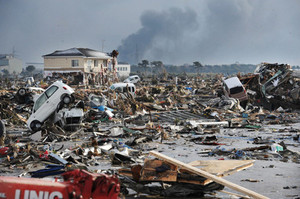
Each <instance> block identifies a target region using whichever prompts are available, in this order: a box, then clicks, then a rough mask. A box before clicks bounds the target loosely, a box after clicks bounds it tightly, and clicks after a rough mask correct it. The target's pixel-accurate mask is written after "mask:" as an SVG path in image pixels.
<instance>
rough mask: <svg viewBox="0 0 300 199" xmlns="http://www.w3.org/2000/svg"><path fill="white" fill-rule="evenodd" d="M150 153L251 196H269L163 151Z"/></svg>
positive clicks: (258, 198) (260, 197) (258, 197)
mask: <svg viewBox="0 0 300 199" xmlns="http://www.w3.org/2000/svg"><path fill="white" fill-rule="evenodd" d="M149 154H150V155H153V156H155V157H158V158H160V159H162V160H164V161H167V162H170V163H172V164H175V165H177V166H178V167H181V168H183V169H186V170H188V171H190V172H192V173H195V174H197V175H200V176H203V177H205V178H208V179H211V180H213V181H214V182H216V183H219V184H221V185H224V186H227V187H229V188H231V189H233V190H236V191H239V192H241V193H243V194H246V195H248V196H251V197H253V198H257V199H267V198H268V197H266V196H263V195H261V194H259V193H256V192H254V191H251V190H249V189H246V188H244V187H242V186H239V185H237V184H234V183H232V182H229V181H227V180H225V179H223V178H220V177H217V176H215V175H212V174H210V173H208V172H206V171H203V170H201V169H198V168H196V167H193V166H191V165H188V164H185V163H183V162H180V161H178V160H176V159H173V158H170V157H168V156H166V155H163V154H161V153H159V152H156V151H150V153H149Z"/></svg>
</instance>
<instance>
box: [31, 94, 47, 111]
mask: <svg viewBox="0 0 300 199" xmlns="http://www.w3.org/2000/svg"><path fill="white" fill-rule="evenodd" d="M47 99H48V98H47V96H46V94H45V93H43V94H42V95H41V96H40V97H39V98H38V99H37V100H36V102H35V103H34V108H33V112H36V111H37V110H38V109H39V108H40V107H41V106H42V105H43V104H44V103H45V101H46V100H47Z"/></svg>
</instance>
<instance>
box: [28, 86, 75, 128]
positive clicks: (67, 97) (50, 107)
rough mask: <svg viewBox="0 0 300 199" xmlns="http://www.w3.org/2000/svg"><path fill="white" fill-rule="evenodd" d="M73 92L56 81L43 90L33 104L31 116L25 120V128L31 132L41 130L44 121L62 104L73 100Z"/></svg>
mask: <svg viewBox="0 0 300 199" xmlns="http://www.w3.org/2000/svg"><path fill="white" fill-rule="evenodd" d="M73 93H74V90H73V89H72V88H71V87H70V86H68V85H66V84H64V83H62V82H60V81H56V82H54V83H53V84H52V85H51V86H49V87H48V88H47V90H45V92H43V93H42V94H41V95H40V96H39V97H38V98H37V99H36V100H35V102H34V105H33V110H32V114H31V116H30V117H29V119H28V120H27V126H28V128H29V129H30V130H32V131H38V130H40V129H41V127H42V125H43V123H44V121H45V120H46V119H47V118H48V117H49V116H50V115H51V114H52V113H53V112H54V111H55V110H57V109H59V108H60V107H61V106H62V105H63V104H70V103H71V102H73V101H74V100H75V99H74V97H73V96H72V94H73Z"/></svg>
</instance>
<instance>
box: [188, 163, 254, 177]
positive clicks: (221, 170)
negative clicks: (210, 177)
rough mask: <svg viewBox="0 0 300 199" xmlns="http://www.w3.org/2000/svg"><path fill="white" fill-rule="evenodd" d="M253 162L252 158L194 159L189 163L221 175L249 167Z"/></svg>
mask: <svg viewBox="0 0 300 199" xmlns="http://www.w3.org/2000/svg"><path fill="white" fill-rule="evenodd" d="M254 162H255V161H254V160H196V161H193V162H190V163H189V165H191V166H193V167H201V168H199V169H201V170H203V171H206V172H208V173H211V174H214V175H216V176H219V177H223V176H227V175H230V174H232V173H235V172H238V171H240V170H243V169H246V168H248V167H251V166H253V163H254Z"/></svg>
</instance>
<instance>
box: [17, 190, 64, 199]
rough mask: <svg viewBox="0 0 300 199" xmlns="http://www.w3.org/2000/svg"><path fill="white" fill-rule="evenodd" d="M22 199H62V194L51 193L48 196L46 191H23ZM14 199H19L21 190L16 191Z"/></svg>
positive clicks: (57, 192)
mask: <svg viewBox="0 0 300 199" xmlns="http://www.w3.org/2000/svg"><path fill="white" fill-rule="evenodd" d="M23 196H24V197H23V199H63V194H62V193H60V192H59V191H53V192H51V193H50V194H49V192H48V191H39V193H37V192H36V191H35V190H25V191H24V194H23ZM15 199H21V190H20V189H16V192H15Z"/></svg>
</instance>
